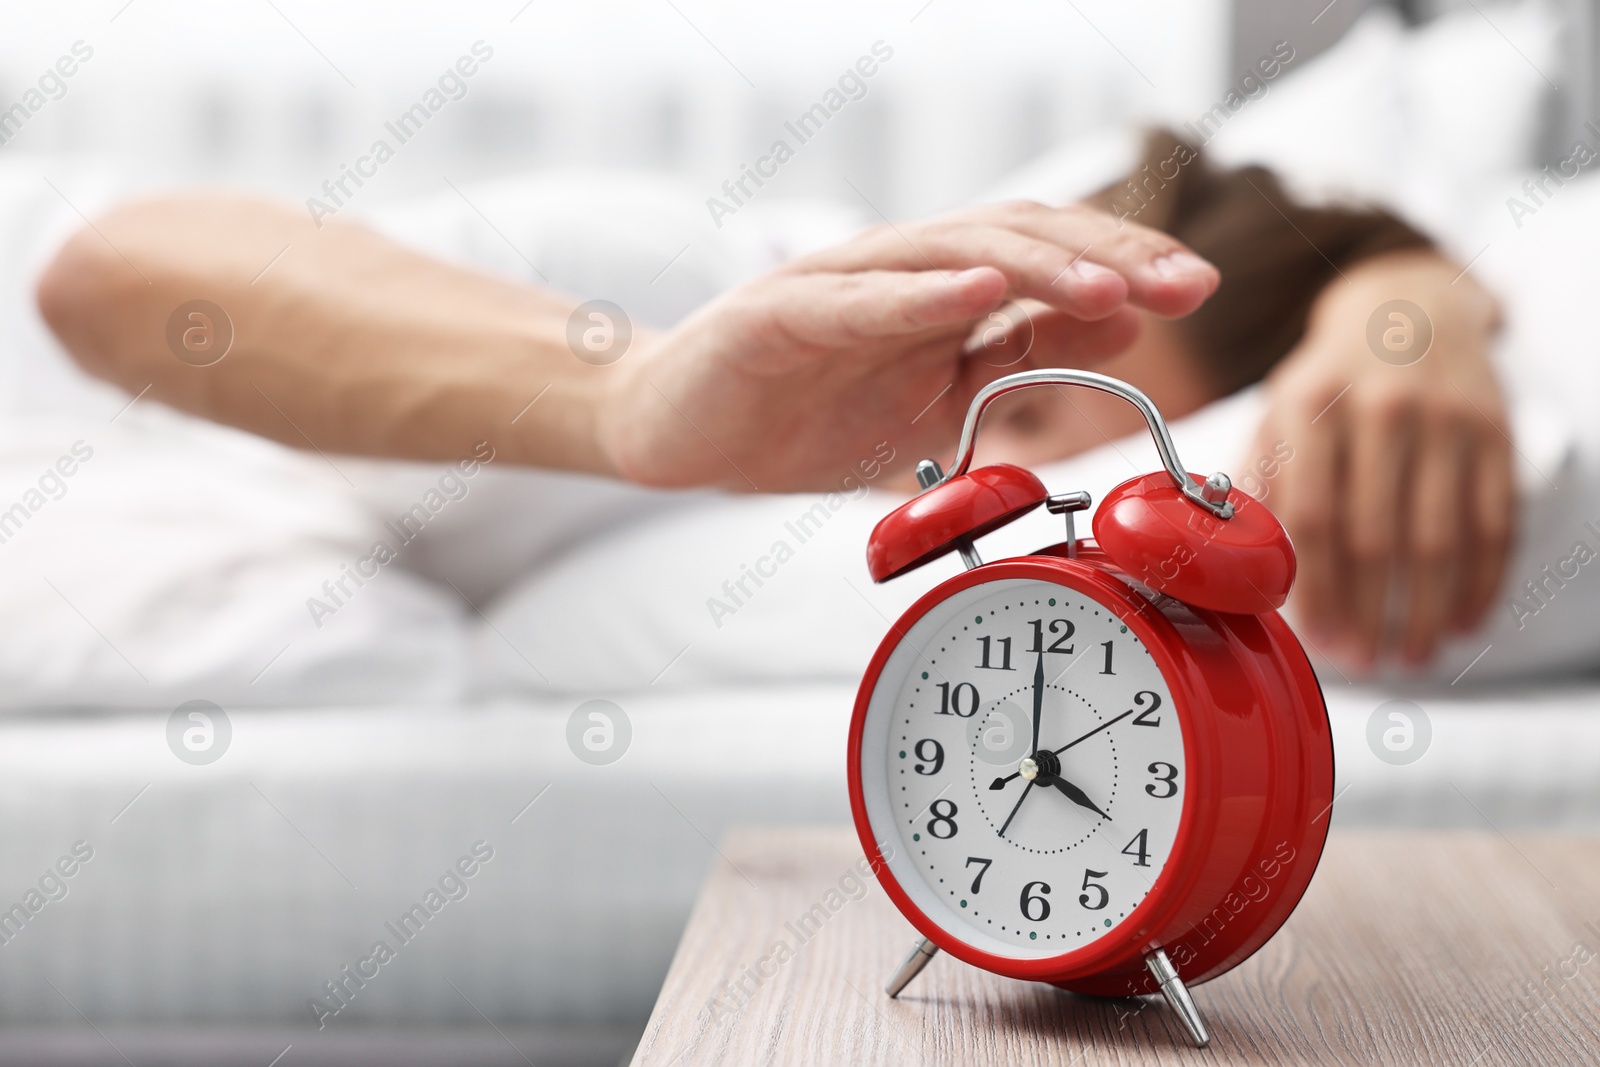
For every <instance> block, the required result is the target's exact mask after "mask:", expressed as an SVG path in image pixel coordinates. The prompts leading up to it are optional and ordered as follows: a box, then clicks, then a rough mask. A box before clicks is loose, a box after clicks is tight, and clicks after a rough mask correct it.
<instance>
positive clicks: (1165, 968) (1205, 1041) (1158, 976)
mask: <svg viewBox="0 0 1600 1067" xmlns="http://www.w3.org/2000/svg"><path fill="white" fill-rule="evenodd" d="M1144 965H1145V966H1146V967H1148V968H1150V977H1152V978H1154V979H1155V980H1156V984H1157V985H1158V986H1160V987H1161V995H1162V996H1163V997H1166V998H1167V1005H1168V1006H1169V1007H1170V1008H1172V1010H1173V1011H1174V1012H1176V1013H1177V1015H1178V1019H1179V1020H1180V1021H1181V1022H1182V1023H1183V1028H1184V1029H1185V1030H1187V1031H1189V1036H1190V1037H1191V1038H1193V1039H1194V1043H1195V1047H1196V1048H1205V1047H1206V1046H1207V1045H1209V1044H1210V1043H1211V1035H1210V1034H1208V1033H1206V1024H1205V1022H1204V1021H1203V1020H1202V1019H1201V1018H1200V1009H1198V1008H1196V1007H1195V1006H1194V1000H1193V998H1191V997H1190V996H1189V989H1188V987H1187V986H1185V985H1184V984H1183V979H1182V978H1179V977H1178V971H1177V969H1176V968H1174V967H1173V966H1172V961H1171V960H1169V959H1167V953H1166V951H1165V950H1164V949H1159V948H1158V949H1156V950H1155V951H1154V952H1152V953H1150V954H1149V955H1148V956H1146V957H1145V958H1144Z"/></svg>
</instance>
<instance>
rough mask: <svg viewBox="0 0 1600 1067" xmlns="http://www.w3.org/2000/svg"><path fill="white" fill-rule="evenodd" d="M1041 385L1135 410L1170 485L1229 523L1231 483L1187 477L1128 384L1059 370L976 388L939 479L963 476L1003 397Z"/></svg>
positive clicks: (1145, 402)
mask: <svg viewBox="0 0 1600 1067" xmlns="http://www.w3.org/2000/svg"><path fill="white" fill-rule="evenodd" d="M1041 385H1081V386H1084V387H1085V388H1089V389H1098V390H1100V391H1101V392H1103V393H1110V394H1111V395H1112V396H1120V397H1121V398H1122V399H1124V400H1126V401H1127V402H1128V403H1130V404H1132V405H1133V406H1134V407H1136V408H1138V409H1139V414H1141V415H1143V416H1144V421H1145V423H1146V424H1148V425H1149V427H1150V435H1151V436H1152V437H1154V438H1155V442H1156V451H1157V452H1159V453H1160V454H1161V464H1162V466H1164V467H1166V469H1167V473H1168V474H1170V475H1171V476H1172V480H1173V482H1174V483H1175V484H1176V485H1177V487H1178V489H1179V490H1181V491H1182V493H1183V495H1184V496H1185V497H1187V498H1188V499H1189V500H1190V501H1191V502H1192V503H1194V504H1195V505H1197V506H1199V507H1202V508H1204V509H1205V510H1206V511H1209V512H1210V513H1211V514H1212V515H1214V516H1216V517H1217V518H1219V519H1231V518H1233V505H1232V504H1231V503H1229V502H1228V490H1229V489H1231V488H1232V487H1233V483H1232V482H1231V481H1230V480H1229V479H1228V476H1227V475H1226V474H1223V473H1222V472H1221V471H1218V472H1217V473H1215V474H1213V475H1211V476H1210V477H1209V478H1207V479H1206V480H1205V481H1203V482H1199V481H1196V480H1195V479H1194V478H1193V477H1192V476H1191V475H1190V474H1189V470H1188V468H1187V467H1185V466H1184V465H1183V463H1182V461H1181V460H1179V459H1178V449H1177V446H1176V445H1174V444H1173V443H1172V434H1171V432H1170V431H1168V429H1167V423H1166V420H1165V419H1163V418H1162V417H1161V412H1159V411H1157V410H1156V406H1155V404H1154V403H1152V402H1151V400H1150V398H1149V397H1148V396H1146V395H1145V394H1144V393H1143V392H1141V391H1140V390H1138V389H1136V388H1134V387H1133V386H1131V385H1129V384H1128V383H1127V382H1124V381H1122V380H1120V379H1117V378H1112V377H1110V376H1108V375H1105V374H1096V373H1095V372H1094V371H1087V370H1072V369H1070V368H1058V369H1052V370H1029V371H1022V372H1020V373H1018V374H1008V375H1006V376H1005V377H1004V378H996V379H995V380H994V381H992V382H990V383H989V384H988V385H986V386H984V387H983V388H982V389H979V390H978V392H977V395H975V396H974V397H973V398H972V404H971V406H970V407H968V408H967V421H966V422H965V423H964V424H963V425H962V427H961V441H960V444H958V445H957V446H956V461H955V463H954V465H952V466H951V468H950V471H949V473H948V474H946V475H944V477H943V478H942V479H940V480H941V481H949V480H950V479H951V478H955V477H958V476H960V475H963V474H965V473H967V470H968V468H970V467H971V466H972V453H973V449H974V447H975V446H976V444H977V437H978V423H979V422H980V421H981V420H982V418H983V412H984V409H986V408H987V407H988V406H989V405H990V404H992V403H994V401H996V400H998V399H999V398H1000V397H1002V396H1005V395H1006V394H1007V393H1014V392H1016V391H1017V390H1018V389H1031V388H1033V387H1034V386H1041ZM923 488H924V489H927V488H929V486H926V485H924V486H923Z"/></svg>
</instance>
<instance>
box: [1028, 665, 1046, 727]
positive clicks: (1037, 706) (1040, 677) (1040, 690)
mask: <svg viewBox="0 0 1600 1067" xmlns="http://www.w3.org/2000/svg"><path fill="white" fill-rule="evenodd" d="M1039 644H1040V646H1041V648H1042V646H1043V645H1044V642H1043V641H1041V642H1039ZM1043 709H1044V652H1043V651H1041V652H1040V653H1039V662H1038V663H1037V664H1036V665H1035V666H1034V668H1033V744H1032V745H1030V746H1029V747H1028V754H1029V755H1030V756H1031V755H1033V754H1034V753H1035V752H1037V751H1039V714H1040V712H1041V711H1043Z"/></svg>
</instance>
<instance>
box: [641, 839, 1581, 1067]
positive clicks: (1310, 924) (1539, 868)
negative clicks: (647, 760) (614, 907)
mask: <svg viewBox="0 0 1600 1067" xmlns="http://www.w3.org/2000/svg"><path fill="white" fill-rule="evenodd" d="M721 851H722V854H723V856H724V857H725V859H726V862H724V861H723V860H720V859H719V860H716V861H714V862H715V866H714V868H713V870H712V872H711V876H710V877H709V878H708V879H707V881H706V885H705V888H704V889H703V890H702V892H701V894H700V900H699V902H698V903H697V905H696V906H695V910H694V913H693V915H692V916H691V918H690V920H689V925H688V927H687V929H686V930H685V931H684V934H683V941H682V943H681V944H680V945H679V946H678V953H677V956H676V957H675V958H674V959H673V962H672V968H671V970H670V971H669V972H668V974H667V980H666V984H665V985H664V986H663V987H662V990H661V996H660V997H659V998H658V999H657V1001H656V1006H655V1011H654V1012H653V1013H652V1015H651V1017H650V1024H649V1027H648V1028H647V1029H646V1031H645V1035H644V1039H643V1041H642V1042H640V1045H639V1049H638V1052H637V1053H636V1055H635V1057H634V1060H633V1062H634V1063H635V1064H639V1065H653V1064H660V1065H667V1064H709V1063H718V1064H740V1065H744V1064H768V1063H793V1064H808V1065H809V1064H850V1065H857V1064H880V1063H881V1064H899V1063H904V1064H929V1065H935V1064H962V1065H967V1064H971V1065H982V1064H1006V1065H1008V1067H1010V1065H1020V1064H1059V1065H1063V1067H1065V1065H1067V1064H1074V1065H1076V1064H1086V1065H1087V1064H1100V1063H1105V1064H1118V1065H1131V1064H1154V1063H1223V1064H1234V1063H1239V1064H1244V1063H1250V1064H1259V1063H1333V1062H1341V1063H1394V1064H1415V1063H1450V1064H1460V1065H1462V1067H1465V1065H1468V1064H1477V1065H1481V1067H1486V1065H1489V1064H1526V1063H1579V1062H1591V1063H1592V1062H1596V1061H1597V1060H1600V840H1593V839H1588V838H1573V837H1517V838H1506V837H1502V836H1500V835H1498V834H1493V833H1486V834H1442V833H1441V834H1418V833H1405V834H1401V833H1393V834H1390V833H1360V834H1357V833H1339V832H1335V833H1334V834H1333V835H1332V836H1331V837H1330V839H1329V841H1328V848H1327V852H1326V854H1325V855H1324V857H1323V860H1322V865H1321V868H1320V869H1319V870H1318V872H1317V876H1316V878H1315V879H1314V880H1313V881H1312V884H1311V889H1310V891H1309V892H1308V893H1307V894H1306V897H1305V899H1304V900H1303V901H1302V902H1301V904H1300V908H1299V910H1298V911H1296V912H1295V914H1294V916H1293V918H1291V919H1290V920H1289V923H1288V924H1287V925H1286V926H1285V927H1284V928H1283V930H1282V931H1281V932H1280V933H1279V934H1278V936H1277V937H1275V938H1273V940H1272V941H1271V942H1270V943H1269V944H1268V945H1267V947H1266V948H1265V949H1263V950H1262V951H1261V952H1259V953H1257V954H1256V956H1254V957H1253V958H1252V959H1250V960H1248V961H1246V962H1245V963H1244V964H1243V965H1242V966H1240V967H1238V968H1237V969H1235V970H1234V971H1232V972H1230V973H1228V974H1226V975H1224V976H1223V977H1221V978H1219V979H1217V980H1215V981H1213V982H1210V983H1207V984H1205V985H1202V986H1199V987H1197V988H1196V990H1195V1000H1196V1002H1197V1003H1198V1004H1199V1005H1200V1008H1201V1010H1202V1011H1203V1012H1204V1013H1205V1017H1206V1019H1207V1020H1208V1021H1209V1022H1210V1024H1211V1034H1212V1042H1211V1047H1210V1048H1208V1049H1206V1050H1204V1051H1197V1050H1196V1049H1194V1048H1193V1047H1192V1046H1191V1045H1190V1043H1189V1040H1188V1038H1187V1037H1186V1036H1185V1034H1184V1033H1183V1031H1182V1029H1181V1028H1180V1026H1179V1024H1178V1022H1177V1020H1176V1019H1175V1018H1174V1017H1173V1016H1172V1015H1171V1014H1169V1013H1168V1012H1167V1011H1166V1010H1165V1007H1164V1005H1163V1004H1162V1003H1161V1001H1160V999H1159V998H1148V999H1144V1000H1093V999H1089V998H1084V997H1078V996H1074V995H1073V994H1070V993H1064V992H1061V991H1059V990H1056V989H1054V988H1052V987H1049V986H1044V985H1036V984H1031V983H1026V982H1018V981H1012V980H1010V979H1005V978H999V977H996V976H994V975H990V974H987V973H985V972H982V971H979V970H976V969H974V968H972V967H969V966H967V965H966V964H963V963H961V962H960V961H958V960H955V959H953V958H951V957H948V956H939V957H938V958H936V959H935V960H934V961H933V962H932V964H930V965H929V966H928V967H927V969H926V970H924V971H923V972H922V974H921V975H920V976H919V977H918V978H917V980H916V981H915V982H914V983H913V984H912V985H911V986H910V987H909V988H908V989H907V990H906V991H905V992H904V993H903V994H901V996H900V999H899V1000H890V999H889V998H888V997H887V996H885V995H884V992H883V984H884V982H885V981H886V980H887V979H888V977H889V976H890V974H891V973H892V972H893V971H894V970H895V968H896V967H898V966H899V964H900V962H901V960H902V959H903V958H904V957H905V954H906V951H907V949H908V948H910V946H911V945H912V944H913V942H914V941H915V940H917V937H916V934H915V931H913V929H912V928H911V926H910V924H908V923H907V922H906V921H905V919H903V918H902V917H901V916H900V914H899V913H898V912H896V911H895V910H894V907H893V906H892V905H891V904H890V903H889V900H888V898H887V897H885V896H884V894H883V892H882V890H880V889H879V888H878V887H877V883H876V881H873V880H870V879H861V880H858V879H859V876H860V870H859V869H858V868H857V866H856V864H857V861H858V860H860V859H861V851H860V847H859V846H858V844H857V842H856V839H855V835H854V834H853V833H852V832H851V831H850V830H849V829H846V828H837V829H835V828H819V829H793V828H785V829H772V830H763V829H748V830H740V831H736V832H735V833H734V834H732V835H730V837H729V839H728V840H727V842H726V843H725V844H724V845H723V847H722V849H721ZM860 885H865V886H866V892H865V894H864V895H863V894H862V893H861V892H860V890H859V889H858V888H857V887H858V886H860ZM852 896H854V897H858V898H859V899H852Z"/></svg>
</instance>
